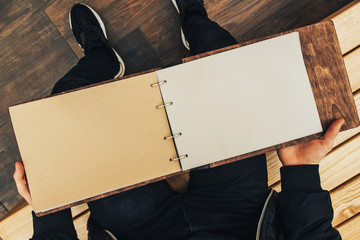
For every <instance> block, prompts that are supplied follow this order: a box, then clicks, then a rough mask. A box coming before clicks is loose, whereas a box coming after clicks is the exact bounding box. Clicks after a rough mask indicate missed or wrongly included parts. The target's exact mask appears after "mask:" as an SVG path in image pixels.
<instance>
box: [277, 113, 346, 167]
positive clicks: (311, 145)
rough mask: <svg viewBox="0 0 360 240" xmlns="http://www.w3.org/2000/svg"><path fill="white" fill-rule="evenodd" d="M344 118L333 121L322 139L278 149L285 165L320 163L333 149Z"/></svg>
mask: <svg viewBox="0 0 360 240" xmlns="http://www.w3.org/2000/svg"><path fill="white" fill-rule="evenodd" d="M344 122H345V120H344V119H338V120H336V121H334V122H333V123H331V125H330V126H329V128H328V129H327V131H326V133H325V134H324V136H323V137H322V138H320V139H314V140H312V141H308V142H303V143H300V144H296V145H292V146H289V147H285V148H281V149H278V150H277V154H278V156H279V158H280V161H281V163H282V164H283V166H290V165H309V164H310V165H311V164H319V163H320V161H321V160H322V159H323V157H325V155H326V154H327V153H328V152H330V151H331V149H332V147H333V145H334V140H335V138H336V136H337V135H338V133H339V131H340V128H341V126H342V125H343V124H344Z"/></svg>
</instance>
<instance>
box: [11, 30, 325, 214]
mask: <svg viewBox="0 0 360 240" xmlns="http://www.w3.org/2000/svg"><path fill="white" fill-rule="evenodd" d="M9 112H10V115H11V120H12V123H13V127H14V131H15V135H16V139H17V142H18V146H19V150H20V154H21V157H22V160H23V163H24V166H25V171H26V175H27V180H28V183H29V188H30V192H31V195H32V199H33V207H34V210H35V212H36V213H38V214H41V213H48V212H51V211H53V210H54V209H60V208H61V207H64V206H66V207H69V206H71V205H74V204H76V203H80V202H81V201H83V200H85V201H88V200H89V199H96V198H100V197H102V196H107V195H109V194H107V193H110V192H112V191H114V190H117V189H123V188H126V187H130V186H133V185H136V184H140V185H141V183H146V182H147V181H153V180H154V179H161V178H163V177H164V176H169V175H171V174H176V173H179V172H181V171H184V170H188V169H193V168H196V167H199V166H203V165H206V164H209V163H213V162H217V161H220V160H224V159H227V158H231V157H234V156H238V155H242V154H246V153H249V152H253V151H256V150H260V149H264V148H267V147H270V146H274V145H277V144H281V143H284V142H288V141H291V140H295V139H299V138H302V137H305V136H309V135H312V134H315V133H320V132H322V131H323V128H322V124H321V121H320V118H319V113H318V110H317V106H316V102H315V99H314V95H313V92H312V88H311V85H310V82H309V78H308V75H307V70H306V67H305V65H304V60H303V56H302V50H301V45H300V40H299V33H298V32H293V33H289V34H286V35H283V36H279V37H275V38H272V39H268V40H265V41H261V42H257V43H254V44H251V45H247V46H244V47H241V48H236V49H233V50H229V51H225V52H222V53H218V54H215V55H212V56H208V57H204V58H200V59H198V60H194V61H191V62H188V63H183V64H180V65H176V66H173V67H170V68H166V69H162V70H158V71H154V72H150V73H147V74H143V75H139V76H135V77H132V78H127V79H124V80H120V81H113V82H109V83H105V84H101V85H97V86H93V87H89V88H84V89H80V90H78V91H72V92H69V93H65V94H61V95H56V96H51V97H48V98H44V99H40V100H37V101H32V102H28V103H24V104H20V105H17V106H12V107H10V108H9ZM94 197H95V198H94Z"/></svg>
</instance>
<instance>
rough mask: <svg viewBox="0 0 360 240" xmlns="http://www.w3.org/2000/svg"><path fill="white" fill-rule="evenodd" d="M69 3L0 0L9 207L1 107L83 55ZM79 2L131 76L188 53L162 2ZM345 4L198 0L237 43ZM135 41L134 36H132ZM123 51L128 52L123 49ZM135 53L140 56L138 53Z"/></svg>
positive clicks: (12, 199)
mask: <svg viewBox="0 0 360 240" xmlns="http://www.w3.org/2000/svg"><path fill="white" fill-rule="evenodd" d="M75 2H77V1H75V0H66V1H53V0H14V1H0V6H1V8H0V12H1V14H0V29H1V31H0V42H1V45H2V46H3V48H2V50H1V51H0V53H1V54H0V55H1V68H0V69H1V73H2V75H1V81H0V99H1V101H0V105H1V106H2V107H1V109H3V110H4V111H1V112H0V159H1V160H0V182H1V185H0V196H6V198H3V199H2V200H1V201H2V202H3V203H4V204H6V206H7V207H8V208H9V209H10V208H12V207H13V206H15V205H16V203H17V202H18V201H19V200H20V199H21V197H20V196H19V195H18V194H17V191H16V187H15V184H14V183H13V180H12V174H13V170H14V164H13V163H14V161H15V160H19V159H20V158H19V154H18V149H17V147H16V142H15V138H14V137H13V133H12V130H11V125H10V124H9V118H8V113H7V111H6V108H7V106H10V105H14V104H17V103H19V102H24V101H28V100H30V99H34V98H41V97H43V96H46V95H48V94H49V92H50V89H51V87H52V86H53V84H54V83H55V82H56V80H57V79H58V78H60V77H61V76H62V75H64V74H65V73H66V72H67V71H68V70H69V69H70V68H71V67H72V66H74V65H75V64H76V62H77V60H78V58H79V57H81V56H83V53H82V50H81V49H80V47H79V46H78V45H77V43H76V41H75V39H74V37H73V36H72V33H71V29H70V27H69V25H68V12H69V10H70V8H71V6H72V4H73V3H75ZM84 2H85V3H87V4H89V5H90V6H92V7H93V8H94V9H95V10H96V11H98V13H99V14H100V16H101V17H102V18H103V20H104V22H105V25H106V27H107V32H108V36H109V40H110V43H112V44H114V45H115V49H116V50H118V52H120V54H121V55H122V54H125V55H124V56H123V58H124V60H125V64H126V65H127V67H130V69H131V71H142V70H146V69H149V67H153V66H160V65H161V64H163V65H161V66H165V65H168V64H175V63H178V62H179V61H180V59H181V58H183V57H186V56H188V55H189V53H188V52H187V51H186V50H185V48H184V47H183V46H182V43H181V41H180V31H179V26H180V22H179V19H178V16H177V13H176V11H175V9H174V8H173V6H172V4H171V2H170V1H169V0H161V1H139V0H122V1H115V0H110V1H94V0H85V1H84ZM348 3H349V0H337V1H328V0H317V1H313V0H303V1H291V0H279V1H275V2H274V1H271V0H256V1H254V0H242V1H236V0H222V1H216V0H205V6H206V8H207V10H208V12H209V17H210V18H211V19H212V20H214V21H216V22H218V23H219V24H220V25H221V26H223V27H225V29H227V30H229V31H230V32H231V34H232V35H233V36H234V37H235V38H236V39H237V40H238V41H248V40H251V39H255V38H259V37H262V36H266V35H270V34H275V33H279V32H282V31H285V30H289V29H293V28H295V27H300V26H304V25H307V24H311V23H315V22H318V21H320V20H321V19H323V18H324V17H326V16H328V15H330V14H331V13H333V12H335V11H336V10H338V9H340V8H341V7H343V6H345V5H346V4H348ZM154 26H155V27H154ZM138 36H140V37H141V38H139V39H134V38H133V37H138ZM144 37H145V38H146V39H147V40H148V43H146V41H145V38H144ZM142 44H144V46H142ZM150 45H151V47H152V48H149V46H150ZM128 46H130V47H131V49H130V48H129V49H124V47H126V48H128ZM137 49H140V50H141V51H143V52H142V53H138V52H137ZM124 50H125V51H124ZM152 50H155V51H156V52H157V53H156V55H154V54H153V51H152ZM122 51H124V53H123V52H122ZM148 53H149V54H151V55H153V56H154V57H151V56H149V57H147V58H146V59H144V60H142V62H141V63H142V64H144V65H141V64H136V62H137V61H136V59H137V58H138V57H139V56H141V57H142V56H145V54H148ZM159 58H160V60H161V62H158V61H159ZM138 60H139V59H138ZM139 62H140V61H139ZM130 63H132V64H136V66H130V65H129V64H130Z"/></svg>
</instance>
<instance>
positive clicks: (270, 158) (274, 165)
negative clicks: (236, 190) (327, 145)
mask: <svg viewBox="0 0 360 240" xmlns="http://www.w3.org/2000/svg"><path fill="white" fill-rule="evenodd" d="M359 64H360V62H359ZM359 67H360V66H359ZM354 100H355V103H356V108H357V111H358V116H359V117H360V92H357V93H356V94H355V95H354ZM359 133H360V126H359V127H356V128H352V129H349V130H346V131H342V132H340V133H339V134H338V135H337V137H336V139H335V141H334V145H333V147H334V148H336V147H337V146H339V145H340V144H342V143H344V142H346V141H347V140H348V139H350V138H352V137H353V136H355V135H357V134H359ZM340 147H341V146H340ZM266 159H267V163H268V185H269V186H271V187H274V188H275V189H276V190H279V189H280V167H281V166H282V165H281V163H280V159H279V157H278V155H277V153H276V151H272V152H269V153H267V154H266ZM355 174H356V172H355Z"/></svg>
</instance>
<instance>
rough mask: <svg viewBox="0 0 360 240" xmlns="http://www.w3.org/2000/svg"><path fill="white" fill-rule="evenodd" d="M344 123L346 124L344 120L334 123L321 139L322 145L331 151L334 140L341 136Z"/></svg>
mask: <svg viewBox="0 0 360 240" xmlns="http://www.w3.org/2000/svg"><path fill="white" fill-rule="evenodd" d="M344 123H345V120H344V119H338V120H336V121H334V122H332V123H331V125H330V126H329V128H328V129H327V130H326V133H325V134H324V136H323V137H322V139H321V141H322V143H323V144H325V145H326V146H327V147H329V148H330V149H331V148H332V146H333V144H334V140H335V138H336V136H337V135H338V134H339V131H340V128H341V126H342V125H343V124H344Z"/></svg>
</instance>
